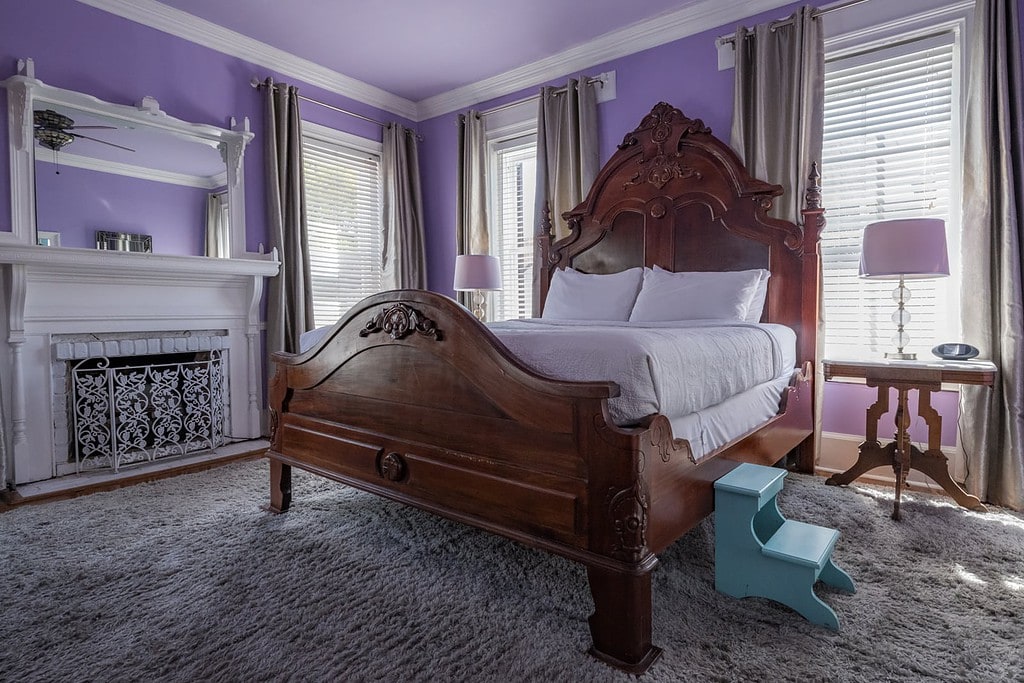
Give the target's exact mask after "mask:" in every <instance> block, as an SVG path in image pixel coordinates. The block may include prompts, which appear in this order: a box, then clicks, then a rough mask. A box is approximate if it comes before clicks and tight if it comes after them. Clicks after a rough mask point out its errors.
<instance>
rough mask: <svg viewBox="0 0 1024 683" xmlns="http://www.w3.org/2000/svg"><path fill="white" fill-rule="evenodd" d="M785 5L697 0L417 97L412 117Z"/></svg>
mask: <svg viewBox="0 0 1024 683" xmlns="http://www.w3.org/2000/svg"><path fill="white" fill-rule="evenodd" d="M786 4H788V3H787V2H786V1H785V0H748V1H746V2H723V0H702V1H701V2H699V3H697V4H695V5H689V6H687V7H683V8H681V9H678V10H675V11H674V12H670V13H668V14H662V15H659V16H656V17H651V18H650V19H645V20H644V21H640V22H637V23H636V24H633V25H632V26H627V27H626V28H623V29H620V30H618V31H612V32H611V33H606V34H604V35H603V36H599V37H597V38H595V39H594V40H591V41H590V42H587V43H584V44H582V45H577V46H576V47H572V48H569V49H568V50H563V51H562V52H559V53H557V54H554V55H551V56H550V57H546V58H544V59H541V60H538V61H536V62H533V63H531V64H526V65H525V66H521V67H519V68H516V69H512V70H511V71H506V72H505V73H503V74H499V75H497V76H493V77H491V78H486V79H484V80H482V81H477V82H476V83H471V84H469V85H465V86H462V87H461V88H455V89H454V90H449V91H448V92H445V93H441V94H439V95H434V96H433V97H428V98H426V99H424V100H420V102H419V103H418V106H419V119H418V120H420V121H422V120H424V119H429V118H433V117H435V116H440V115H441V114H446V113H448V112H450V111H455V110H457V109H462V108H464V107H469V106H471V105H475V104H478V103H480V102H485V101H487V100H490V99H494V98H495V97H501V96H502V95H507V94H509V93H513V92H516V91H517V90H522V89H523V88H528V87H530V86H532V85H538V84H540V83H544V82H545V81H549V80H551V79H553V78H557V77H559V76H564V75H565V74H571V73H575V72H577V71H579V70H581V69H588V68H590V67H594V66H597V65H600V64H604V63H605V62H608V61H611V60H613V59H618V58H619V57H625V56H627V55H631V54H634V53H637V52H641V51H643V50H647V49H649V48H652V47H657V46H658V45H664V44H665V43H670V42H672V41H674V40H679V39H680V38H685V37H687V36H692V35H695V34H697V33H701V32H702V31H707V30H710V29H713V28H718V27H720V26H723V25H725V24H728V23H729V22H733V21H739V20H742V19H746V18H748V17H751V16H754V15H755V14H759V13H761V12H767V11H768V10H772V9H775V8H776V7H782V6H783V5H786ZM709 49H710V48H709Z"/></svg>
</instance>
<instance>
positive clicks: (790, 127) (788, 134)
mask: <svg viewBox="0 0 1024 683" xmlns="http://www.w3.org/2000/svg"><path fill="white" fill-rule="evenodd" d="M813 12H814V8H812V7H802V8H800V9H799V10H797V11H796V12H794V13H793V15H792V16H790V17H789V18H788V19H784V20H782V21H775V22H771V23H767V24H761V25H759V26H756V27H755V28H754V29H753V30H749V29H746V28H743V27H741V28H739V29H738V30H737V31H736V37H735V40H736V42H735V48H736V73H735V81H734V97H735V102H734V105H733V106H734V109H733V117H732V140H731V143H732V147H733V149H735V150H736V152H737V153H738V154H739V155H740V157H741V158H742V159H743V160H744V163H745V164H746V166H747V168H748V169H749V170H750V171H751V173H752V174H753V175H754V176H755V177H757V178H759V179H761V180H766V181H768V182H772V183H778V184H779V185H782V187H783V189H784V190H785V191H784V193H783V195H782V196H781V197H777V198H776V200H775V202H774V204H773V206H772V210H771V212H770V214H771V215H772V216H774V217H776V218H781V219H783V220H788V221H793V222H795V223H801V215H800V208H801V206H802V204H803V199H804V192H805V191H806V189H807V183H808V180H807V176H808V173H809V171H810V166H811V162H819V164H820V162H821V146H822V129H823V127H824V109H825V45H824V38H823V31H822V28H821V22H820V21H818V20H817V19H815V18H814V16H813ZM823 326H824V320H823V316H822V305H821V289H820V284H819V290H818V333H817V348H816V349H815V359H814V361H815V362H814V367H815V377H814V385H813V386H814V415H815V424H814V437H813V439H814V452H815V453H820V452H821V448H820V447H821V414H822V409H823V407H824V400H823V397H824V386H825V377H824V375H823V374H822V371H821V367H822V364H821V361H822V359H823V356H824V340H825V334H824V329H823ZM802 360H803V359H801V362H802Z"/></svg>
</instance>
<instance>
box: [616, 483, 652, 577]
mask: <svg viewBox="0 0 1024 683" xmlns="http://www.w3.org/2000/svg"><path fill="white" fill-rule="evenodd" d="M649 509H650V496H649V495H648V494H647V490H646V486H645V484H644V480H643V479H639V478H638V479H637V480H636V482H635V483H634V484H633V486H631V487H630V488H627V489H623V490H621V491H616V490H615V489H614V488H612V489H609V491H608V514H609V516H610V517H611V520H612V529H613V530H614V533H615V540H614V543H613V545H612V548H611V552H612V555H613V556H614V557H618V558H620V559H623V560H627V561H629V562H639V561H640V560H641V559H643V556H644V552H645V549H646V548H647V511H648V510H649Z"/></svg>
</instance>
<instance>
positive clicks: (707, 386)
mask: <svg viewBox="0 0 1024 683" xmlns="http://www.w3.org/2000/svg"><path fill="white" fill-rule="evenodd" d="M488 328H490V330H491V331H492V332H494V334H495V335H496V336H497V337H498V338H499V339H501V341H502V343H504V344H505V345H506V346H507V347H508V348H509V350H510V351H511V352H512V353H513V354H515V355H516V356H517V357H518V358H519V359H520V360H522V361H523V363H524V364H525V365H527V366H528V367H530V368H531V369H533V370H535V371H537V372H539V373H541V374H544V375H548V376H550V377H554V378H556V379H567V380H579V381H587V380H600V381H612V382H615V383H617V384H618V385H619V387H620V389H621V391H620V394H619V396H618V397H616V398H613V399H611V400H609V402H608V408H609V411H610V412H611V417H612V420H613V421H614V422H615V423H616V424H618V425H628V424H630V423H634V422H636V421H637V420H639V419H641V418H643V417H645V416H647V415H651V414H652V413H662V414H664V415H665V416H667V417H668V418H669V419H670V420H675V419H676V418H679V417H682V416H685V415H690V414H692V413H697V412H699V411H702V410H704V409H706V408H710V407H712V406H715V405H718V404H720V403H722V402H723V401H725V400H726V399H728V398H729V397H731V396H735V395H737V394H740V393H742V392H744V391H747V390H749V389H753V388H755V387H757V386H759V385H762V384H764V383H766V382H770V381H772V380H775V379H779V378H782V377H787V378H788V377H789V376H790V375H791V374H792V372H793V367H794V365H795V342H796V336H795V335H794V333H793V331H792V330H791V329H789V328H788V327H785V326H783V325H774V324H753V323H744V322H725V321H720V320H715V321H686V322H672V323H618V322H602V323H596V324H595V323H593V322H577V321H565V320H557V321H556V320H542V319H530V320H515V321H506V322H499V323H491V324H489V325H488Z"/></svg>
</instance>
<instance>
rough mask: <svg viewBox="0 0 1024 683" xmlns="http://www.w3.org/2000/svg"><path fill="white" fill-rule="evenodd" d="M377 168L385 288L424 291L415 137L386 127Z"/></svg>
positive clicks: (392, 126) (392, 125) (395, 126)
mask: <svg viewBox="0 0 1024 683" xmlns="http://www.w3.org/2000/svg"><path fill="white" fill-rule="evenodd" d="M380 165H381V176H382V180H383V185H384V188H383V190H384V191H383V201H382V204H383V207H382V208H383V213H384V239H383V240H382V242H383V245H384V252H383V254H382V255H381V265H382V267H383V272H384V286H385V288H387V289H426V287H427V263H426V257H425V255H424V237H423V190H422V189H421V188H420V162H419V151H418V149H417V139H416V134H415V133H414V132H413V131H411V130H409V129H408V128H405V127H404V126H401V125H399V124H397V123H390V124H388V125H387V126H386V127H385V128H384V144H383V149H382V150H381V164H380Z"/></svg>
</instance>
